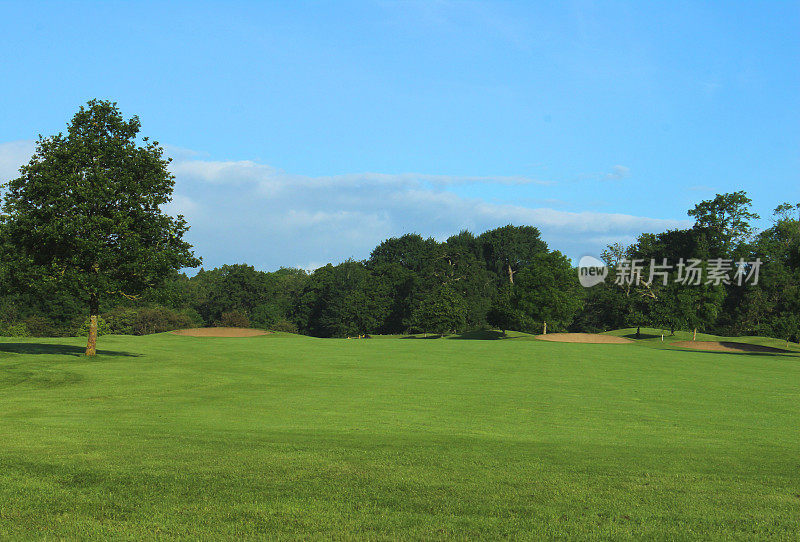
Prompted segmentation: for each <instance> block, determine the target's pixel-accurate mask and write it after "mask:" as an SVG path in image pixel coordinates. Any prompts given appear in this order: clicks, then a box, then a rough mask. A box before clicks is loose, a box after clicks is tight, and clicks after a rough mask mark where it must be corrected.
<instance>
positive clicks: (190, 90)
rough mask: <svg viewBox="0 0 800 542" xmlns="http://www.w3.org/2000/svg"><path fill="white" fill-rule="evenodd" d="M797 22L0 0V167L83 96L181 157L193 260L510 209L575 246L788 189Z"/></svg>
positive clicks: (491, 217)
mask: <svg viewBox="0 0 800 542" xmlns="http://www.w3.org/2000/svg"><path fill="white" fill-rule="evenodd" d="M798 30H800V3H798V2H774V3H771V2H709V3H686V2H669V3H667V2H664V3H638V2H625V3H617V2H597V3H595V2H552V3H531V2H519V3H515V2H466V3H463V2H399V3H398V2H342V1H339V2H330V3H328V2H313V3H311V2H308V3H304V2H299V3H298V2H269V3H268V2H225V3H222V2H220V3H204V2H186V3H182V2H170V3H166V2H164V3H146V2H54V3H38V2H18V3H17V2H2V1H0V81H1V82H2V84H0V103H1V104H3V105H2V107H0V177H2V178H3V179H4V180H5V179H7V178H10V177H11V176H13V173H14V171H15V169H16V168H17V167H18V166H19V164H20V163H22V162H23V161H26V160H27V159H28V157H29V156H30V153H31V152H32V143H31V142H32V140H34V139H35V138H36V136H37V134H39V133H42V134H51V133H55V132H58V131H60V130H63V129H64V126H65V125H66V122H67V121H68V120H69V118H70V117H71V116H72V115H73V114H74V112H75V111H76V109H77V108H78V106H79V105H81V104H82V103H84V102H86V101H87V100H88V99H90V98H94V97H97V98H103V99H111V100H114V101H117V102H118V103H119V105H120V107H121V108H122V110H123V112H124V113H125V114H126V115H133V114H136V115H139V117H140V118H141V120H142V123H143V134H145V135H149V136H151V137H153V138H155V139H157V140H159V141H160V142H162V143H163V144H164V145H166V146H167V148H168V151H169V153H170V154H171V155H172V156H173V157H174V158H175V162H174V166H173V171H174V173H175V175H176V178H177V184H176V191H175V194H176V197H175V202H174V203H173V205H172V206H171V208H170V209H171V210H172V211H174V212H182V213H184V214H186V215H187V218H188V219H189V221H190V224H192V226H193V227H192V231H191V233H190V240H191V241H192V242H193V243H194V244H195V246H196V247H197V251H198V253H199V254H200V255H202V256H203V257H204V260H205V265H206V267H209V266H216V265H221V264H223V263H234V262H248V263H251V264H253V265H256V266H257V267H259V268H262V269H275V268H277V267H279V266H281V265H286V266H301V267H313V266H315V265H319V264H322V263H325V262H328V261H334V262H337V261H341V260H343V259H345V258H347V257H355V258H357V259H361V258H365V257H367V256H368V255H369V251H370V249H371V248H372V247H373V246H374V245H375V244H377V243H378V242H380V241H381V240H382V239H384V238H385V237H388V236H391V235H400V234H403V233H406V232H413V231H416V232H418V233H421V234H422V235H425V236H429V235H430V236H435V237H437V238H445V237H446V236H447V235H449V234H452V233H456V232H457V231H458V230H459V229H461V228H464V227H466V228H469V229H472V230H473V231H478V232H479V231H482V230H484V229H487V228H490V227H495V226H499V225H503V224H506V223H516V224H522V223H527V224H533V225H536V226H539V227H540V229H541V230H542V232H543V236H544V238H545V240H547V241H548V243H549V244H550V245H551V246H552V247H553V248H556V249H560V250H562V251H563V252H565V253H567V254H568V255H569V256H571V257H573V258H576V259H577V258H578V257H580V256H581V255H583V254H592V253H594V254H596V253H598V252H599V250H600V249H601V248H602V247H603V245H604V244H605V243H608V242H613V241H616V240H620V241H623V242H630V241H631V240H633V239H634V238H635V236H636V234H638V233H639V232H641V231H656V230H660V229H665V228H669V227H676V226H682V225H685V224H688V222H687V217H686V210H687V209H688V208H690V207H692V206H693V205H694V203H696V202H697V201H699V200H701V199H706V198H709V197H713V195H714V194H715V193H717V192H725V191H733V190H740V189H744V190H747V191H748V193H749V194H750V195H751V197H752V198H753V199H754V203H755V207H756V209H757V211H759V212H760V213H761V214H762V216H764V217H767V216H768V215H769V214H770V211H771V209H772V208H774V207H775V206H776V205H777V204H779V203H781V202H783V201H794V202H797V201H800V182H799V181H800V174H799V173H798V172H799V171H800V168H798V166H800V159H799V157H800V154H799V153H798V151H800V103H799V102H800V69H798V66H800V37H799V36H800V32H798ZM766 225H768V222H767V221H763V223H762V226H766Z"/></svg>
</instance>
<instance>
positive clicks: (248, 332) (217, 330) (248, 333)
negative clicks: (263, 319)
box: [172, 327, 269, 337]
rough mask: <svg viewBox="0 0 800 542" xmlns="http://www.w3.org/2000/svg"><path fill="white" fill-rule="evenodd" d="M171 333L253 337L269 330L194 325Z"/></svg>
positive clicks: (195, 335)
mask: <svg viewBox="0 0 800 542" xmlns="http://www.w3.org/2000/svg"><path fill="white" fill-rule="evenodd" d="M172 333H174V334H175V335H184V336H186V337H255V336H257V335H266V334H268V333H269V331H264V330H262V329H248V328H246V327H195V328H192V329H179V330H178V331H173V332H172Z"/></svg>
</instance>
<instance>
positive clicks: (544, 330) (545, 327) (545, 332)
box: [542, 322, 547, 335]
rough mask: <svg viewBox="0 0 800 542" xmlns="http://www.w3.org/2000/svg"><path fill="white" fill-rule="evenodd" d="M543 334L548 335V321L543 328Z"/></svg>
mask: <svg viewBox="0 0 800 542" xmlns="http://www.w3.org/2000/svg"><path fill="white" fill-rule="evenodd" d="M542 335H547V322H544V329H543V330H542Z"/></svg>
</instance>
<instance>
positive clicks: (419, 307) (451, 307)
mask: <svg viewBox="0 0 800 542" xmlns="http://www.w3.org/2000/svg"><path fill="white" fill-rule="evenodd" d="M466 314H467V308H466V304H465V303H464V299H463V298H462V297H461V295H460V294H459V293H458V292H456V291H455V290H454V289H453V288H451V287H450V286H448V285H446V284H445V285H441V286H438V287H436V288H435V289H433V290H432V291H430V292H428V293H427V295H425V296H424V297H422V298H421V299H420V300H419V302H418V303H417V304H416V306H415V307H414V312H413V316H412V319H413V322H414V324H413V325H414V328H415V329H416V330H418V331H423V332H427V333H436V334H439V335H444V334H447V333H451V332H458V331H463V329H464V324H465V323H466Z"/></svg>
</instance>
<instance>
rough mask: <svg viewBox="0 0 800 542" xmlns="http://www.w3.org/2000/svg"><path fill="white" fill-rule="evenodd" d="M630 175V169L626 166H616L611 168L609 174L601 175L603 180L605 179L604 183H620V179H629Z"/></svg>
mask: <svg viewBox="0 0 800 542" xmlns="http://www.w3.org/2000/svg"><path fill="white" fill-rule="evenodd" d="M630 175H631V170H630V168H628V167H626V166H620V165H616V166H614V167H613V168H611V172H610V173H606V174H605V175H603V179H605V180H606V181H621V180H622V179H625V178H627V177H630Z"/></svg>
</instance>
